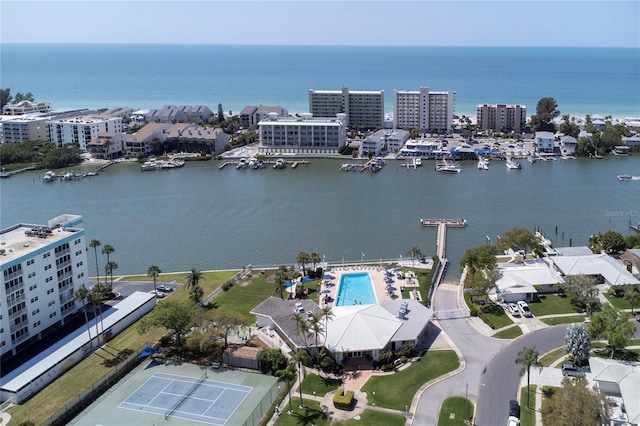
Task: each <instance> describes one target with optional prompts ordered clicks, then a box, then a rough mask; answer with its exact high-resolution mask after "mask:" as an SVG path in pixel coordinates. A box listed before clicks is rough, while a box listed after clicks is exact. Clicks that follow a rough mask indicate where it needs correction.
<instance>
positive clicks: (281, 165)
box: [273, 158, 287, 169]
mask: <svg viewBox="0 0 640 426" xmlns="http://www.w3.org/2000/svg"><path fill="white" fill-rule="evenodd" d="M285 167H287V163H286V162H285V161H284V159H282V158H278V159H277V160H276V163H275V164H274V165H273V168H274V169H284V168H285Z"/></svg>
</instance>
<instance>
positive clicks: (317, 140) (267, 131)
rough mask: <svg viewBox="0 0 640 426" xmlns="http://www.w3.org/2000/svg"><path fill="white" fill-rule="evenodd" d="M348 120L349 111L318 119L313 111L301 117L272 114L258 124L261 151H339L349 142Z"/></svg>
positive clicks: (267, 152) (319, 152) (270, 152)
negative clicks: (347, 140)
mask: <svg viewBox="0 0 640 426" xmlns="http://www.w3.org/2000/svg"><path fill="white" fill-rule="evenodd" d="M346 121H347V120H346V116H345V114H337V115H336V118H326V117H318V118H316V117H313V114H311V113H304V114H302V116H301V117H278V115H277V114H276V113H271V114H270V115H269V118H268V119H266V120H263V121H261V122H260V123H258V128H259V130H258V131H259V134H260V145H259V146H258V151H259V152H260V153H264V154H279V153H302V154H336V153H339V152H340V150H342V148H343V147H344V146H345V144H346V139H347V123H346Z"/></svg>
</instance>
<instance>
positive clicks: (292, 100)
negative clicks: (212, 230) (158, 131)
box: [0, 44, 640, 117]
mask: <svg viewBox="0 0 640 426" xmlns="http://www.w3.org/2000/svg"><path fill="white" fill-rule="evenodd" d="M0 74H1V76H2V83H1V84H2V87H3V88H7V87H8V88H11V91H12V93H14V94H15V93H16V92H32V93H33V94H34V95H35V97H36V99H37V100H40V101H46V102H51V104H52V106H53V107H54V108H82V107H87V108H108V107H115V106H129V107H133V108H143V109H147V108H158V107H161V106H163V105H165V104H205V105H208V106H209V107H210V108H211V109H212V110H213V111H215V110H216V109H217V106H218V104H219V103H221V104H222V105H223V108H224V110H225V111H230V110H231V111H233V112H238V111H240V110H241V109H242V108H243V107H244V106H246V105H260V104H262V105H281V106H283V107H285V108H287V109H288V110H289V111H290V112H306V111H308V90H309V89H311V88H313V89H336V90H337V89H340V88H342V87H343V86H346V87H349V88H350V89H352V90H384V91H385V108H386V110H387V111H388V112H392V110H393V90H394V89H399V90H417V89H418V88H419V87H420V86H428V87H430V88H431V89H432V90H454V91H455V92H456V113H457V114H466V115H475V110H476V105H477V104H480V103H519V104H525V105H527V107H528V114H529V115H530V114H533V113H535V106H536V103H537V101H538V100H539V99H540V98H542V97H546V96H552V97H554V98H555V99H556V101H557V102H558V106H559V109H560V111H561V112H562V113H563V114H572V115H584V114H601V115H612V116H615V117H640V49H624V48H512V47H504V48H494V47H492V48H485V47H360V46H357V47H356V46H351V47H350V46H343V47H336V46H313V47H311V46H217V45H136V44H133V45H113V44H99V45H86V44H3V45H0Z"/></svg>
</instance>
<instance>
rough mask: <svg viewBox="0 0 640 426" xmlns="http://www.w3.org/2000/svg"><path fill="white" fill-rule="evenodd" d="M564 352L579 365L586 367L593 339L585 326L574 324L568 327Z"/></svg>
mask: <svg viewBox="0 0 640 426" xmlns="http://www.w3.org/2000/svg"><path fill="white" fill-rule="evenodd" d="M564 351H565V352H566V353H568V354H569V355H570V356H571V359H573V362H574V363H576V364H577V365H586V364H587V362H588V361H589V351H591V339H589V333H588V332H587V328H586V327H585V325H584V324H578V323H573V324H569V325H568V326H567V332H566V333H565V335H564Z"/></svg>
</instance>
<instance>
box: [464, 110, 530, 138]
mask: <svg viewBox="0 0 640 426" xmlns="http://www.w3.org/2000/svg"><path fill="white" fill-rule="evenodd" d="M476 120H477V123H478V128H480V129H482V130H493V131H496V132H506V131H514V132H516V133H520V132H521V131H522V130H523V129H524V128H525V126H526V122H527V107H526V106H525V105H507V104H491V105H490V104H482V105H478V107H477V108H476Z"/></svg>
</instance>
